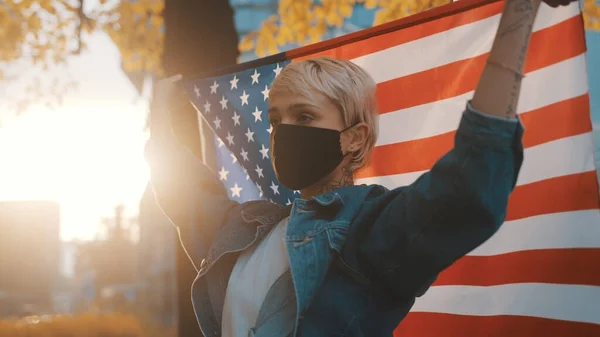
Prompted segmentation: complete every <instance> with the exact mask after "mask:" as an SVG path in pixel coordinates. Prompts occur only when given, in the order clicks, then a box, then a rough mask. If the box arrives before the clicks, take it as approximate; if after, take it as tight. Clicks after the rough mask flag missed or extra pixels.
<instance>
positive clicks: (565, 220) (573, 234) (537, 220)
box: [468, 209, 600, 256]
mask: <svg viewBox="0 0 600 337" xmlns="http://www.w3.org/2000/svg"><path fill="white" fill-rule="evenodd" d="M598 224H600V210H597V209H591V210H584V211H573V212H563V213H553V214H543V215H538V216H532V217H529V218H524V219H519V220H513V221H506V222H505V223H504V224H503V225H502V227H500V230H499V231H498V232H497V233H496V234H494V236H492V237H491V238H490V239H489V240H488V241H486V242H485V243H484V244H483V245H481V246H479V247H478V248H475V249H474V250H473V251H471V252H470V253H469V254H468V255H469V256H492V255H500V254H506V253H512V252H517V251H523V250H533V249H565V248H600V226H598Z"/></svg>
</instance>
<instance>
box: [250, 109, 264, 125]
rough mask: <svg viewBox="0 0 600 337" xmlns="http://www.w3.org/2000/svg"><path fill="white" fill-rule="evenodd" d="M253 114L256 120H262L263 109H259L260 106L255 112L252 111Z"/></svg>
mask: <svg viewBox="0 0 600 337" xmlns="http://www.w3.org/2000/svg"><path fill="white" fill-rule="evenodd" d="M252 115H253V116H254V122H255V123H256V122H258V121H261V122H262V117H261V115H262V111H261V110H258V106H257V107H256V108H255V109H254V112H253V113H252Z"/></svg>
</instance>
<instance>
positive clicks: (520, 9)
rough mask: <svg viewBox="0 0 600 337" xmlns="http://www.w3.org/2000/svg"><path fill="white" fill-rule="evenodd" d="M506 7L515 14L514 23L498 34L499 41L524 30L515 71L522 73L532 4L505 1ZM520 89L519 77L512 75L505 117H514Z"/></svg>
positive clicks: (528, 36) (527, 1)
mask: <svg viewBox="0 0 600 337" xmlns="http://www.w3.org/2000/svg"><path fill="white" fill-rule="evenodd" d="M506 6H508V7H509V9H510V10H511V11H512V12H513V13H515V14H516V15H515V17H516V19H515V21H514V22H511V23H510V24H508V25H506V27H504V28H503V29H502V30H501V31H499V32H498V36H499V38H501V39H504V38H507V37H509V36H510V35H511V34H513V33H516V32H518V31H520V30H521V29H525V32H526V35H525V39H524V40H523V42H522V44H521V48H520V50H519V58H518V64H517V71H519V72H522V71H523V68H524V66H525V60H526V57H527V49H528V47H529V38H530V36H531V31H532V29H533V25H532V17H533V15H534V10H533V3H532V1H531V0H507V2H506ZM520 88H521V76H519V75H518V74H514V80H513V84H512V87H511V91H510V94H509V95H510V101H509V105H508V107H507V108H506V117H514V116H515V115H516V108H517V107H516V106H517V102H518V98H519V91H520Z"/></svg>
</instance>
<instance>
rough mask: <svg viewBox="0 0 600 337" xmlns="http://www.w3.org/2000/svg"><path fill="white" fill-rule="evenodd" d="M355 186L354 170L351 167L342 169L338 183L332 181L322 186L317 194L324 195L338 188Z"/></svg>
mask: <svg viewBox="0 0 600 337" xmlns="http://www.w3.org/2000/svg"><path fill="white" fill-rule="evenodd" d="M352 185H354V177H353V175H352V170H351V169H350V167H349V166H344V167H342V176H341V177H340V179H339V180H337V181H330V182H328V183H327V184H325V185H323V186H321V187H320V188H319V190H318V191H317V194H324V193H328V192H331V191H333V190H335V189H336V188H340V187H344V186H352Z"/></svg>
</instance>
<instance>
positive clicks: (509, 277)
mask: <svg viewBox="0 0 600 337" xmlns="http://www.w3.org/2000/svg"><path fill="white" fill-rule="evenodd" d="M574 230H576V229H574ZM597 261H600V249H599V248H564V249H537V250H526V251H518V252H512V253H507V254H500V255H493V256H465V257H463V258H461V259H459V260H458V261H456V262H455V263H454V264H453V265H452V266H450V267H449V268H448V269H446V270H445V271H443V272H442V273H441V274H440V276H439V278H438V279H437V281H436V282H435V283H434V285H436V286H443V285H473V286H494V285H500V284H509V283H521V282H525V283H529V282H537V283H555V284H585V285H594V286H600V273H598V272H596V270H597V269H598V262H597ZM557 270H560V272H557Z"/></svg>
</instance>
